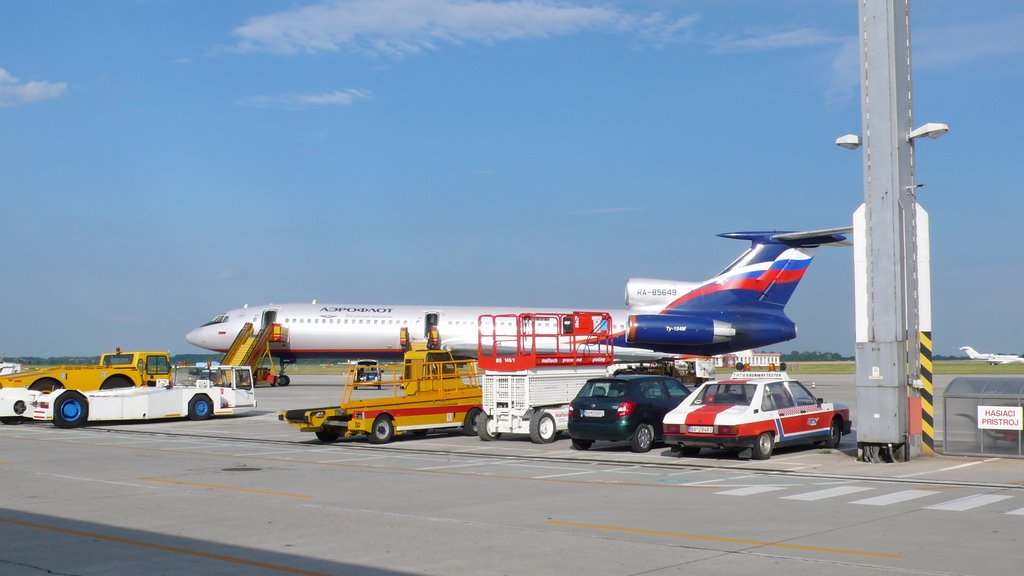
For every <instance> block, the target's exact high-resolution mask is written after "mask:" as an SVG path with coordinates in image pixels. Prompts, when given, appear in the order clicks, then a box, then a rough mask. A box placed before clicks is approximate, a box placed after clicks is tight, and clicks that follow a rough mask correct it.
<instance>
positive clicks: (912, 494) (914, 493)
mask: <svg viewBox="0 0 1024 576" xmlns="http://www.w3.org/2000/svg"><path fill="white" fill-rule="evenodd" d="M939 493H940V492H938V491H936V490H901V491H899V492H893V493H892V494H884V495H882V496H875V497H874V498H865V499H863V500H854V501H853V502H850V504H864V505H867V506H888V505H889V504H898V503H900V502H907V501H910V500H916V499H918V498H924V497H925V496H931V495H933V494H939Z"/></svg>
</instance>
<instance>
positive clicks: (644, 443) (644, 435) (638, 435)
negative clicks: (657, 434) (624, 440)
mask: <svg viewBox="0 0 1024 576" xmlns="http://www.w3.org/2000/svg"><path fill="white" fill-rule="evenodd" d="M651 444H654V427H653V426H651V425H650V424H647V423H646V422H644V423H643V424H640V425H639V426H637V427H636V430H633V434H632V435H631V436H630V437H629V449H630V450H632V451H633V452H649V451H650V450H651Z"/></svg>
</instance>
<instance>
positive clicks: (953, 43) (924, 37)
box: [911, 14, 1024, 66]
mask: <svg viewBox="0 0 1024 576" xmlns="http://www.w3.org/2000/svg"><path fill="white" fill-rule="evenodd" d="M1022 29H1024V14H1017V15H1011V16H1007V17H1004V18H1002V19H1000V20H994V21H990V22H980V23H973V24H964V25H958V26H947V27H943V28H926V29H924V30H920V31H918V30H916V29H915V30H912V31H911V42H912V43H913V45H912V47H911V50H912V54H913V59H914V64H915V65H922V66H945V65H951V64H965V63H968V62H972V61H976V60H981V59H984V58H990V57H996V56H1001V55H1006V54H1017V53H1021V52H1024V34H1021V30H1022Z"/></svg>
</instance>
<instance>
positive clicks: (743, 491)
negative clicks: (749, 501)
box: [715, 486, 786, 496]
mask: <svg viewBox="0 0 1024 576" xmlns="http://www.w3.org/2000/svg"><path fill="white" fill-rule="evenodd" d="M785 489H786V486H745V487H743V488H735V489H733V490H723V491H721V492H715V494H721V495H723V496H753V495H755V494H764V493H765V492H774V491H776V490H785Z"/></svg>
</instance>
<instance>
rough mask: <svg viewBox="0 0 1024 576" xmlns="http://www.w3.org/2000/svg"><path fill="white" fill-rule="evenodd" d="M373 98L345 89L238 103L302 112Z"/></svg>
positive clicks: (278, 96)
mask: <svg viewBox="0 0 1024 576" xmlns="http://www.w3.org/2000/svg"><path fill="white" fill-rule="evenodd" d="M372 96H373V93H372V92H370V91H369V90H359V89H356V88H346V89H345V90H335V91H334V92H320V93H316V94H281V95H277V96H249V97H247V98H242V99H241V100H239V103H240V104H242V105H243V106H249V107H252V108H283V109H286V110H303V109H306V108H310V107H312V106H348V105H350V104H353V103H355V102H357V101H359V100H366V99H368V98H370V97H372Z"/></svg>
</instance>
